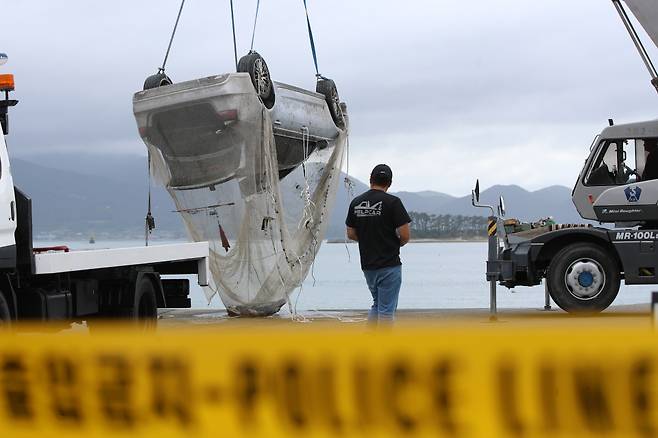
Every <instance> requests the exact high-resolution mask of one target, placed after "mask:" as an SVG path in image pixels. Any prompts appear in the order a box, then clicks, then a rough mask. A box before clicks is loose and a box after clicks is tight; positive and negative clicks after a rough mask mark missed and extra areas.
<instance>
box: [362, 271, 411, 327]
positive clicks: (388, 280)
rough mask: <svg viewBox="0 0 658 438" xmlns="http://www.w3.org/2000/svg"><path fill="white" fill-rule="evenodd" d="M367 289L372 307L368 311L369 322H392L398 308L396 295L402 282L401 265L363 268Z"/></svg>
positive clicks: (398, 293)
mask: <svg viewBox="0 0 658 438" xmlns="http://www.w3.org/2000/svg"><path fill="white" fill-rule="evenodd" d="M363 275H364V276H365V277H366V283H367V284H368V289H370V293H371V294H372V307H371V308H370V311H369V312H368V321H369V322H374V323H376V322H378V321H383V322H393V318H394V315H395V310H396V309H397V308H398V296H399V295H400V285H401V284H402V266H391V267H388V268H381V269H373V270H365V269H364V270H363Z"/></svg>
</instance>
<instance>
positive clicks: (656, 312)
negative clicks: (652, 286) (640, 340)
mask: <svg viewBox="0 0 658 438" xmlns="http://www.w3.org/2000/svg"><path fill="white" fill-rule="evenodd" d="M651 316H652V320H653V328H654V329H655V330H658V292H653V293H652V294H651Z"/></svg>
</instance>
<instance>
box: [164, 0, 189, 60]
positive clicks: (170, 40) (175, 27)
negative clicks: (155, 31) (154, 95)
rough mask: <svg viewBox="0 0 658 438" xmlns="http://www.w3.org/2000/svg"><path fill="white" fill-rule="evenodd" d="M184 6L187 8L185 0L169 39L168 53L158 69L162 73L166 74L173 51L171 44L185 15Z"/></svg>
mask: <svg viewBox="0 0 658 438" xmlns="http://www.w3.org/2000/svg"><path fill="white" fill-rule="evenodd" d="M183 6H185V0H182V1H181V4H180V8H179V9H178V15H177V16H176V23H174V29H173V30H172V31H171V37H170V38H169V45H168V46H167V52H166V53H165V57H164V60H163V61H162V67H160V68H159V69H158V70H159V71H160V72H161V73H164V71H165V66H166V65H167V59H168V58H169V52H170V51H171V44H172V43H173V42H174V36H175V35H176V29H178V22H179V21H180V16H181V14H182V13H183Z"/></svg>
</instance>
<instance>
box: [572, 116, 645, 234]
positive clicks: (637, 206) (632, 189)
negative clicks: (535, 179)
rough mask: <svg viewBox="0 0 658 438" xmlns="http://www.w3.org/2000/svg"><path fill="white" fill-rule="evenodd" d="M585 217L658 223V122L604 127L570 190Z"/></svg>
mask: <svg viewBox="0 0 658 438" xmlns="http://www.w3.org/2000/svg"><path fill="white" fill-rule="evenodd" d="M572 200H573V203H574V205H575V206H576V209H577V210H578V213H579V214H580V216H581V217H583V218H584V219H590V220H596V221H599V222H602V223H625V224H637V225H643V226H645V225H647V224H653V223H658V120H651V121H646V122H639V123H629V124H624V125H614V126H609V127H607V128H605V129H604V130H603V131H602V132H601V134H600V135H598V136H597V137H596V139H595V140H594V143H593V144H592V147H591V150H590V155H589V157H588V158H587V160H586V162H585V165H584V166H583V169H582V170H581V172H580V174H579V176H578V180H577V181H576V184H575V187H574V189H573V192H572Z"/></svg>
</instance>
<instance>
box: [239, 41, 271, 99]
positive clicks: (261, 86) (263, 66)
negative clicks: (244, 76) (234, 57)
mask: <svg viewBox="0 0 658 438" xmlns="http://www.w3.org/2000/svg"><path fill="white" fill-rule="evenodd" d="M238 72H241V73H249V77H251V83H252V84H253V85H254V88H255V89H256V94H258V97H260V99H261V100H262V101H263V104H264V105H265V106H266V107H267V108H272V107H273V106H274V99H275V97H274V83H273V82H272V77H271V76H270V69H269V68H268V67H267V63H266V62H265V60H264V59H263V57H262V56H260V55H259V54H258V53H257V52H250V53H248V54H246V55H245V56H243V57H242V58H240V61H239V62H238Z"/></svg>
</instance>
